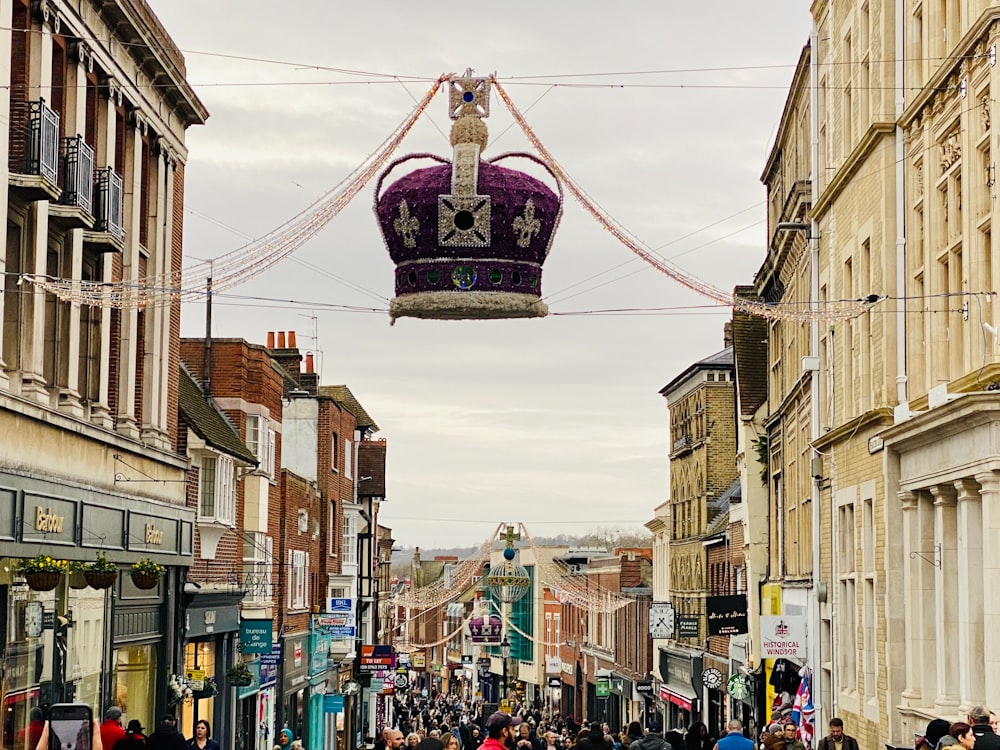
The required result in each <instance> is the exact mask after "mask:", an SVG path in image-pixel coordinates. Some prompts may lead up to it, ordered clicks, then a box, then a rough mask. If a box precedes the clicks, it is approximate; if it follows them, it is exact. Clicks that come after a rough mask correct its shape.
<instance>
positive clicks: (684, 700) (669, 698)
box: [660, 685, 691, 711]
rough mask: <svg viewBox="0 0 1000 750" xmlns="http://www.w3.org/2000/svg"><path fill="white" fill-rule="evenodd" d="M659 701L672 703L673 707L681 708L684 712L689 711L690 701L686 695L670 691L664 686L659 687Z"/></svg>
mask: <svg viewBox="0 0 1000 750" xmlns="http://www.w3.org/2000/svg"><path fill="white" fill-rule="evenodd" d="M660 700H662V701H666V702H667V703H673V704H674V705H675V706H677V707H678V708H682V709H684V710H685V711H690V710H691V699H690V698H688V697H687V696H686V695H682V694H681V693H676V692H674V691H673V690H670V689H669V688H668V687H667V686H666V685H661V686H660Z"/></svg>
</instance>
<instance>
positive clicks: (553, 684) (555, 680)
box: [549, 677, 562, 688]
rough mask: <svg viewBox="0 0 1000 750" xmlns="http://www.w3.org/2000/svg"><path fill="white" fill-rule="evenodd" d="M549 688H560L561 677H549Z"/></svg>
mask: <svg viewBox="0 0 1000 750" xmlns="http://www.w3.org/2000/svg"><path fill="white" fill-rule="evenodd" d="M549 687H550V688H561V687H562V678H561V677H550V678H549Z"/></svg>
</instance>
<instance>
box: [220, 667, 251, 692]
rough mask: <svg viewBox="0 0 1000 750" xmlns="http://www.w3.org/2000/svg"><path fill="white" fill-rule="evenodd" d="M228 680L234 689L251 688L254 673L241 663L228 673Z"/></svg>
mask: <svg viewBox="0 0 1000 750" xmlns="http://www.w3.org/2000/svg"><path fill="white" fill-rule="evenodd" d="M226 679H228V680H229V684H230V685H232V686H233V687H250V686H251V685H253V672H251V671H250V669H249V668H248V667H247V665H246V664H243V663H242V662H241V663H239V664H237V665H236V666H234V667H230V668H229V670H227V671H226Z"/></svg>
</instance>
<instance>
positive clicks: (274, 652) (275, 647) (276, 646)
mask: <svg viewBox="0 0 1000 750" xmlns="http://www.w3.org/2000/svg"><path fill="white" fill-rule="evenodd" d="M268 622H270V621H268ZM260 663H261V664H265V665H270V666H274V667H277V666H278V665H279V664H281V642H280V641H279V642H277V643H273V644H271V650H270V651H269V652H268V653H266V654H261V655H260Z"/></svg>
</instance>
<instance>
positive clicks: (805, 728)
mask: <svg viewBox="0 0 1000 750" xmlns="http://www.w3.org/2000/svg"><path fill="white" fill-rule="evenodd" d="M792 721H794V722H795V723H796V724H797V725H798V727H799V739H800V740H802V744H803V745H805V746H806V748H808V749H809V750H811V749H812V742H813V735H814V734H815V732H816V708H815V707H814V706H813V700H812V691H811V690H810V689H809V670H808V669H803V670H802V680H801V681H800V682H799V689H798V691H797V692H796V693H795V702H794V703H793V704H792Z"/></svg>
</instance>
